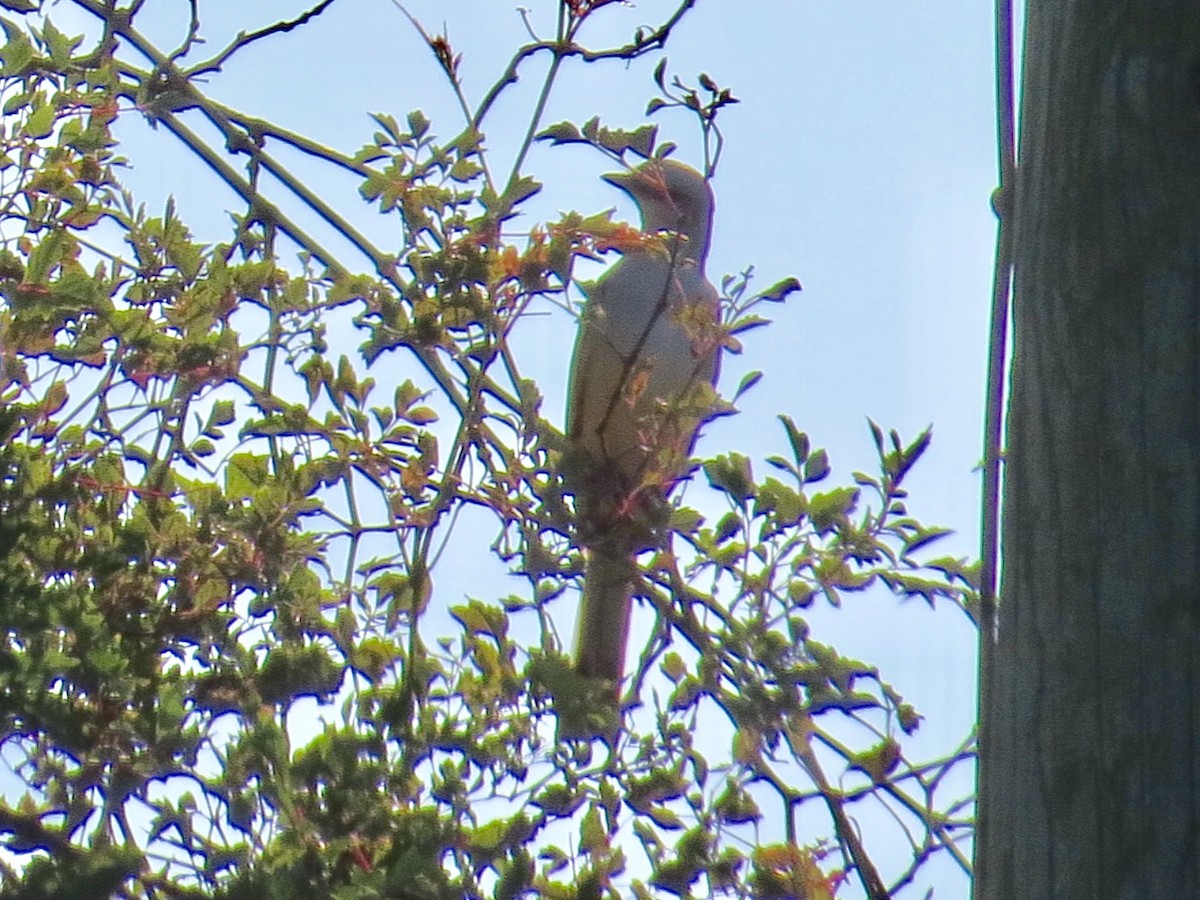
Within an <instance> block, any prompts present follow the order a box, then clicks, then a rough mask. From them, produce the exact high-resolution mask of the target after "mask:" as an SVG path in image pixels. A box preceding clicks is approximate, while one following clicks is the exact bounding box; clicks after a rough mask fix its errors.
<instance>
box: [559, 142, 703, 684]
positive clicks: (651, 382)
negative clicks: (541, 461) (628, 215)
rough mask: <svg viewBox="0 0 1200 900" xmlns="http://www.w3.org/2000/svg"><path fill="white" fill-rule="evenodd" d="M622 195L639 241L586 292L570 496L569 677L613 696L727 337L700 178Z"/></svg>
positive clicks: (629, 188) (668, 163) (639, 186)
mask: <svg viewBox="0 0 1200 900" xmlns="http://www.w3.org/2000/svg"><path fill="white" fill-rule="evenodd" d="M605 181H607V182H609V183H610V184H612V185H614V186H616V187H618V188H620V189H621V190H623V191H625V192H626V193H627V194H629V195H630V196H631V197H632V198H633V199H634V201H635V202H636V203H637V205H638V207H639V209H640V211H641V215H642V232H643V234H645V235H647V236H650V235H653V234H655V233H656V232H666V233H667V234H666V235H665V236H664V237H663V238H661V239H659V240H648V241H647V242H646V243H644V244H642V245H640V246H638V247H635V248H632V249H627V250H626V251H625V253H624V256H623V257H622V259H621V260H620V262H618V263H617V264H616V265H615V266H613V267H612V268H611V269H610V270H609V271H608V272H606V273H605V274H604V275H603V276H602V277H601V278H600V279H599V280H598V281H597V282H596V283H595V284H594V285H592V286H591V287H590V288H588V289H587V295H588V302H587V305H586V307H585V309H584V313H583V316H582V324H581V327H580V330H579V335H578V337H577V339H576V342H575V353H574V358H573V361H572V366H571V377H570V384H569V388H568V400H567V438H568V459H569V462H568V464H567V465H566V466H565V467H564V468H566V470H567V475H568V484H569V486H570V489H571V490H572V491H573V493H574V494H575V504H576V513H577V523H578V535H579V541H580V543H581V544H583V546H584V547H586V549H587V563H586V565H587V569H586V572H585V577H584V585H583V600H582V606H581V608H580V611H579V630H578V636H577V639H576V651H575V654H576V655H575V659H576V668H577V670H578V671H579V672H580V673H582V674H584V675H588V676H592V677H599V678H607V679H609V680H611V681H612V682H613V683H614V685H619V684H620V681H621V678H622V676H623V673H624V666H625V645H626V641H627V638H628V631H629V614H630V607H631V603H632V599H633V585H634V580H635V575H636V568H635V559H636V557H637V554H638V553H639V552H641V551H642V550H645V549H649V548H651V547H654V546H656V545H657V543H658V542H659V541H660V540H661V537H660V535H659V532H660V531H661V525H662V523H663V522H664V521H665V520H666V518H667V515H668V512H669V511H668V509H667V505H666V498H667V495H668V494H669V492H670V490H671V488H672V487H673V485H674V483H675V481H676V480H678V478H679V477H680V476H681V475H682V474H683V471H684V468H685V467H686V464H687V461H688V459H689V457H690V455H691V451H692V446H693V444H694V443H695V440H696V432H697V430H698V428H699V426H700V422H701V421H702V420H703V418H704V417H705V416H706V415H707V413H708V412H709V410H710V408H711V406H712V401H713V398H714V392H713V385H714V384H715V382H716V378H717V357H718V353H719V350H720V345H721V341H722V335H721V332H720V328H719V323H718V299H717V291H716V289H715V288H714V287H713V286H712V285H711V284H710V283H709V282H708V281H707V279H706V278H705V277H704V260H705V257H706V256H707V254H708V243H709V238H710V236H711V232H712V215H713V197H712V191H711V190H710V189H709V186H708V183H707V181H705V179H704V177H703V176H702V175H701V174H700V173H699V172H697V171H696V170H695V169H693V168H691V167H689V166H686V165H684V164H683V163H679V162H675V161H674V160H660V159H656V160H651V161H649V162H646V163H644V164H642V165H641V166H640V167H638V168H637V169H635V170H633V171H632V172H622V173H618V174H615V175H608V176H605Z"/></svg>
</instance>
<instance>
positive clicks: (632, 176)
mask: <svg viewBox="0 0 1200 900" xmlns="http://www.w3.org/2000/svg"><path fill="white" fill-rule="evenodd" d="M600 180H601V181H607V182H608V183H609V184H611V185H612V186H613V187H615V188H620V189H621V190H623V191H624V192H625V193H627V194H631V195H632V194H633V186H634V185H635V184H637V183H638V181H639V179H638V176H637V173H636V172H611V173H609V174H608V175H601V176H600Z"/></svg>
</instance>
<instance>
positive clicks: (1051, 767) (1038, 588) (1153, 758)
mask: <svg viewBox="0 0 1200 900" xmlns="http://www.w3.org/2000/svg"><path fill="white" fill-rule="evenodd" d="M1025 47H1026V50H1025V69H1024V79H1025V82H1024V96H1023V100H1022V117H1021V147H1020V150H1021V153H1020V162H1019V171H1018V175H1017V181H1016V185H1017V187H1016V200H1015V203H1016V227H1015V232H1014V264H1015V293H1014V326H1015V336H1014V357H1013V371H1012V386H1011V399H1010V407H1009V419H1008V427H1007V434H1008V437H1007V456H1006V459H1007V462H1006V464H1005V465H1006V471H1005V495H1004V496H1005V505H1004V551H1003V590H1002V591H1001V599H1000V606H999V619H998V628H997V631H996V634H995V635H994V636H993V639H994V644H993V647H992V660H991V663H990V666H991V670H990V671H989V672H986V673H985V675H984V686H983V690H984V696H983V703H984V706H985V709H986V712H985V718H984V721H985V728H984V732H983V734H982V735H981V769H980V821H979V832H978V835H977V845H976V884H975V897H976V900H1020V898H1054V900H1097V898H1104V900H1122V898H1129V900H1135V898H1136V900H1143V898H1167V897H1172V898H1174V897H1200V4H1198V3H1196V0H1158V2H1145V3H1128V2H1126V0H1103V2H1100V0H1095V2H1089V3H1084V2H1064V0H1031V2H1030V3H1029V9H1028V12H1027V29H1026V45H1025Z"/></svg>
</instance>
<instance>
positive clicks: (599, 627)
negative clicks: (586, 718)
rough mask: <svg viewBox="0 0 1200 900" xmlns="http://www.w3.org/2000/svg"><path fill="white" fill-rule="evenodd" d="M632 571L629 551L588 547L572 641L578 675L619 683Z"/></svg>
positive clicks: (625, 639)
mask: <svg viewBox="0 0 1200 900" xmlns="http://www.w3.org/2000/svg"><path fill="white" fill-rule="evenodd" d="M634 574H635V568H634V558H633V556H632V555H631V554H629V553H621V552H619V551H617V550H614V549H613V548H606V547H603V546H599V547H593V548H591V549H590V550H589V552H588V561H587V572H586V574H585V577H584V580H583V601H582V603H581V604H580V607H579V628H578V630H577V632H576V635H577V636H576V642H575V668H576V669H577V670H578V671H579V673H580V674H581V675H587V676H589V677H592V678H607V679H609V680H610V681H612V682H613V684H614V685H620V683H621V678H622V676H623V675H624V673H625V645H626V643H627V642H628V639H629V612H630V607H631V605H632V602H633V581H634Z"/></svg>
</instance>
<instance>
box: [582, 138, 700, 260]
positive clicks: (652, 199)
mask: <svg viewBox="0 0 1200 900" xmlns="http://www.w3.org/2000/svg"><path fill="white" fill-rule="evenodd" d="M604 180H605V181H607V182H608V183H609V184H611V185H613V186H614V187H618V188H620V189H621V190H623V191H624V192H625V193H627V194H628V195H629V196H630V197H632V198H633V199H634V201H635V202H636V203H637V205H638V209H639V210H640V211H641V213H642V230H643V231H664V230H665V231H677V232H679V233H680V234H683V235H684V236H686V237H687V239H688V243H687V247H686V249H685V250H684V251H683V252H684V253H685V254H686V255H687V256H690V257H692V258H693V259H698V260H701V261H703V259H704V257H705V255H706V254H707V252H708V242H709V238H710V237H711V234H712V217H713V206H714V203H713V194H712V189H711V188H709V186H708V182H707V181H706V180H705V178H704V176H703V175H701V174H700V173H699V172H697V171H696V170H695V169H693V168H692V167H691V166H689V165H686V164H684V163H681V162H676V161H675V160H673V159H652V160H649V161H648V162H645V163H642V165H640V166H638V167H637V168H636V169H633V170H631V171H629V172H617V173H614V174H612V175H605V176H604Z"/></svg>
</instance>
